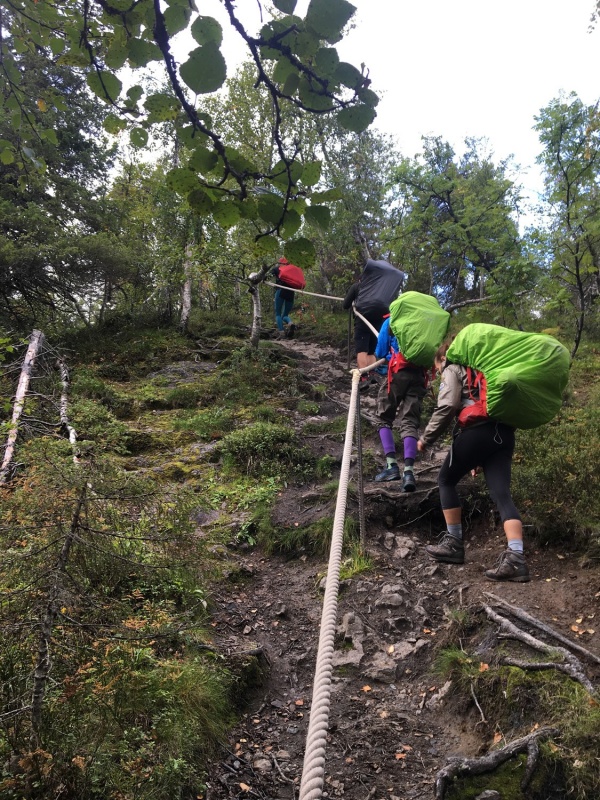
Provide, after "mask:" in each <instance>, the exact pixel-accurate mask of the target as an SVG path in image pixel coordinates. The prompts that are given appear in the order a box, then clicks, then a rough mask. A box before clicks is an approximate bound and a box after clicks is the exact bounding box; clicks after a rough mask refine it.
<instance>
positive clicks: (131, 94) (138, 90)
mask: <svg viewBox="0 0 600 800" xmlns="http://www.w3.org/2000/svg"><path fill="white" fill-rule="evenodd" d="M143 94H144V90H143V88H142V87H141V86H140V85H139V84H137V85H136V86H132V87H131V88H130V89H127V97H128V98H129V99H130V100H131V101H133V102H134V103H137V101H138V100H139V99H140V97H142V95H143Z"/></svg>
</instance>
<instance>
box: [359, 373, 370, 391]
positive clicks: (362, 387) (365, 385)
mask: <svg viewBox="0 0 600 800" xmlns="http://www.w3.org/2000/svg"><path fill="white" fill-rule="evenodd" d="M370 386H371V381H370V380H369V379H368V378H367V377H366V376H365V375H362V376H361V379H360V380H359V382H358V391H359V392H368V391H369V388H370Z"/></svg>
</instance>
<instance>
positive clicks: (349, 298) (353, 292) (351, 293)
mask: <svg viewBox="0 0 600 800" xmlns="http://www.w3.org/2000/svg"><path fill="white" fill-rule="evenodd" d="M357 295H358V283H353V284H352V286H351V287H350V289H349V290H348V294H347V295H346V297H344V302H343V303H342V307H343V308H345V309H346V310H348V309H349V308H352V303H353V302H354V301H355V300H356V297H357Z"/></svg>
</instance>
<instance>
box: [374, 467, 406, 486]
mask: <svg viewBox="0 0 600 800" xmlns="http://www.w3.org/2000/svg"><path fill="white" fill-rule="evenodd" d="M373 480H374V481H377V482H378V483H382V482H383V481H399V480H400V467H399V466H398V464H392V466H391V467H386V469H384V470H382V471H381V472H380V473H379V474H377V475H375V477H374V478H373Z"/></svg>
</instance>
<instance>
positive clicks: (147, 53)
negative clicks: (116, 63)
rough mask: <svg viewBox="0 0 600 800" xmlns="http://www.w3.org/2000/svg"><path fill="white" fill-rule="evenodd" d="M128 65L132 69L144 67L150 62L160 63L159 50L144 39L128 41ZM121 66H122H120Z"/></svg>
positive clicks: (160, 54)
mask: <svg viewBox="0 0 600 800" xmlns="http://www.w3.org/2000/svg"><path fill="white" fill-rule="evenodd" d="M127 53H128V57H129V64H130V65H131V66H132V67H134V68H135V67H145V66H146V64H148V63H149V62H150V61H160V60H161V59H162V53H161V51H160V48H159V47H158V46H157V45H155V44H154V42H149V41H147V40H146V39H130V40H129V42H128V43H127ZM121 66H122V65H121Z"/></svg>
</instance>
